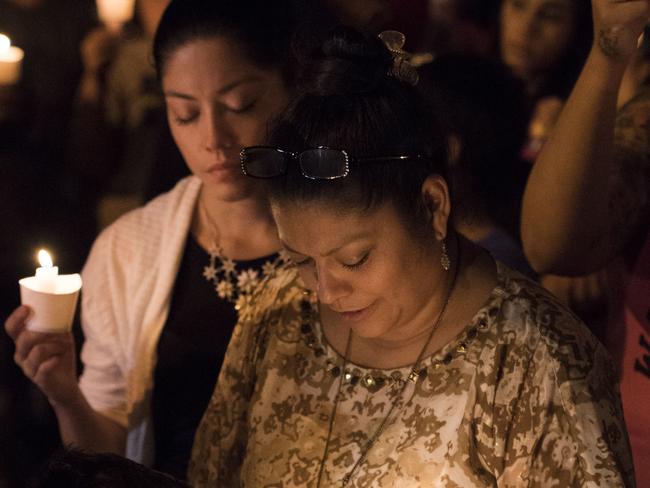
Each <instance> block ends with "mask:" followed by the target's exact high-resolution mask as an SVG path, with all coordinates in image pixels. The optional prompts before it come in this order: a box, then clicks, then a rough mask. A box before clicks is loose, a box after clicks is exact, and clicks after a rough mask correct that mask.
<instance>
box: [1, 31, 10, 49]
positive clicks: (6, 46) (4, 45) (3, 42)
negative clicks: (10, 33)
mask: <svg viewBox="0 0 650 488" xmlns="http://www.w3.org/2000/svg"><path fill="white" fill-rule="evenodd" d="M10 47H11V39H9V38H8V37H7V36H5V35H4V34H0V53H1V52H7V51H9V48H10Z"/></svg>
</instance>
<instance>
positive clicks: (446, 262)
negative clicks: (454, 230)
mask: <svg viewBox="0 0 650 488" xmlns="http://www.w3.org/2000/svg"><path fill="white" fill-rule="evenodd" d="M440 265H441V266H442V269H444V270H445V271H449V268H451V259H449V254H448V253H447V244H446V243H445V241H442V255H441V256H440Z"/></svg>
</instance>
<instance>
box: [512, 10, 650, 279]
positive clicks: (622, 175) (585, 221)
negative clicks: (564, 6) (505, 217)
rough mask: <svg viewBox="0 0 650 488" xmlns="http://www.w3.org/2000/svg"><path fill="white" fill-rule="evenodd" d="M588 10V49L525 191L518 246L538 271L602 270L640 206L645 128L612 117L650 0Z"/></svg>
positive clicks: (634, 223)
mask: <svg viewBox="0 0 650 488" xmlns="http://www.w3.org/2000/svg"><path fill="white" fill-rule="evenodd" d="M593 14H594V34H595V35H594V44H593V46H592V49H591V52H590V54H589V57H588V59H587V62H586V63H585V66H584V69H583V71H582V74H581V75H580V78H579V79H578V81H577V83H576V86H575V88H574V90H573V92H572V94H571V96H570V97H569V100H568V101H567V103H566V105H565V107H564V109H563V111H562V114H561V115H560V118H559V120H558V122H557V125H556V126H555V128H554V130H553V132H552V134H551V136H550V138H549V140H548V142H547V143H546V145H545V146H544V149H543V150H542V152H541V154H540V156H539V158H538V159H537V162H536V163H535V165H534V167H533V170H532V172H531V175H530V179H529V180H528V184H527V187H526V191H525V194H524V201H523V209H522V224H521V225H522V228H521V233H522V240H523V244H524V250H525V252H526V255H527V256H528V259H529V260H530V262H531V264H532V265H533V267H534V268H535V269H536V270H537V271H538V272H541V273H556V274H566V275H582V274H586V273H589V272H592V271H595V270H597V269H599V268H601V267H602V266H603V265H605V264H606V263H607V262H608V261H610V260H611V259H612V258H613V257H614V256H616V255H617V254H619V253H620V251H621V249H622V248H623V246H624V245H625V244H626V243H627V242H628V241H629V238H630V236H631V235H632V234H633V233H634V232H635V231H636V230H637V229H638V226H639V223H640V222H642V221H643V218H644V212H645V209H646V207H647V174H648V155H647V154H645V153H644V152H642V151H639V150H638V149H639V148H640V147H642V144H639V138H646V139H647V138H648V136H649V135H648V132H649V130H648V126H647V124H645V126H644V124H643V123H637V121H635V120H634V119H630V118H629V117H627V118H626V117H625V116H624V115H622V116H621V117H619V119H618V122H617V123H615V119H616V100H617V94H618V90H619V87H620V84H621V80H622V78H623V74H624V72H625V69H626V67H627V66H628V64H629V63H630V60H631V59H632V57H633V55H634V53H635V50H636V48H637V40H638V38H639V35H640V34H641V32H642V30H643V26H644V24H645V23H646V22H648V20H649V19H650V2H649V1H648V0H628V1H613V0H594V1H593ZM615 125H616V136H615ZM645 147H647V146H645Z"/></svg>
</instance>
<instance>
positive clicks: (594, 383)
mask: <svg viewBox="0 0 650 488" xmlns="http://www.w3.org/2000/svg"><path fill="white" fill-rule="evenodd" d="M557 311H558V310H557V309H556V312H557ZM551 316H552V320H551V322H550V323H549V324H548V326H544V327H542V328H541V335H540V336H538V337H537V338H536V340H535V341H534V347H531V349H530V354H529V355H522V356H523V357H526V360H525V364H517V365H514V364H507V362H506V364H505V365H504V366H505V367H504V368H503V370H504V380H502V382H501V383H502V384H507V383H508V382H507V380H505V378H507V376H508V372H509V371H510V372H514V369H513V367H514V368H519V369H520V370H523V374H522V379H523V381H522V382H520V383H519V382H516V383H519V385H520V387H519V391H517V392H516V394H515V395H507V396H508V397H509V401H508V402H503V404H501V405H500V406H499V405H496V406H495V418H496V419H499V420H495V424H496V427H497V432H498V435H497V436H496V437H497V442H496V444H497V445H496V446H495V447H496V448H497V450H499V448H501V449H502V457H501V456H498V457H499V458H500V459H501V460H502V464H501V466H499V467H498V468H499V469H496V470H495V473H496V474H497V485H498V486H500V487H521V486H527V487H551V486H554V487H555V486H557V487H599V486H606V487H612V488H613V487H621V488H624V487H633V486H634V472H633V467H632V460H631V459H632V458H631V454H630V448H629V441H628V438H627V433H626V430H625V426H624V423H623V412H622V408H621V404H620V398H619V393H618V381H617V377H616V373H615V370H614V367H613V364H612V362H611V360H610V358H609V355H608V354H607V352H606V351H605V349H604V348H603V347H602V346H601V345H600V344H599V343H598V342H597V341H596V340H595V339H594V338H593V336H591V335H590V334H589V332H588V331H587V330H586V329H585V328H584V327H582V324H580V323H578V321H577V320H575V319H573V317H571V316H569V315H567V314H566V313H562V312H559V314H558V315H555V314H551V315H550V316H549V317H551ZM522 356H520V357H519V359H521V357H522ZM497 390H498V389H497ZM498 396H499V393H497V397H498ZM504 398H505V397H504ZM497 404H498V402H497ZM499 410H500V411H499ZM500 442H501V443H502V446H499V445H498V444H499V443H500Z"/></svg>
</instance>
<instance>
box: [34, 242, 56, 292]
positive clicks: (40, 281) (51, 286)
mask: <svg viewBox="0 0 650 488" xmlns="http://www.w3.org/2000/svg"><path fill="white" fill-rule="evenodd" d="M38 262H39V263H40V264H41V266H40V268H36V275H35V277H36V286H37V287H38V291H40V292H43V293H56V281H57V276H58V275H59V268H58V266H53V265H52V258H51V257H50V254H49V253H48V252H47V251H46V250H44V249H41V250H40V251H39V252H38Z"/></svg>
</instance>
